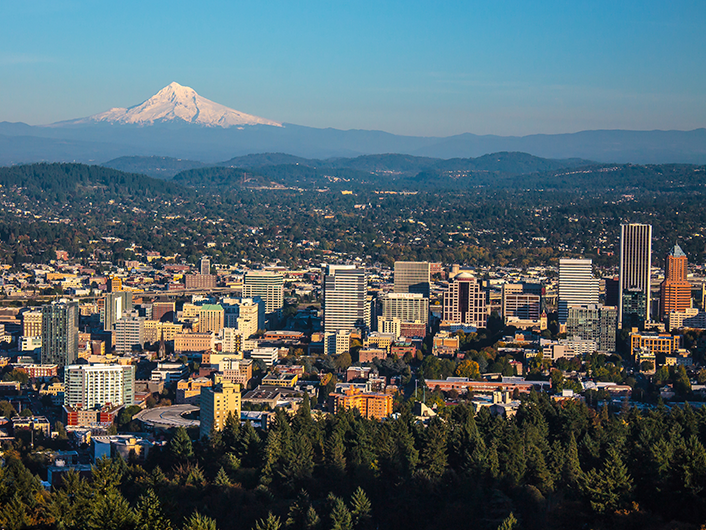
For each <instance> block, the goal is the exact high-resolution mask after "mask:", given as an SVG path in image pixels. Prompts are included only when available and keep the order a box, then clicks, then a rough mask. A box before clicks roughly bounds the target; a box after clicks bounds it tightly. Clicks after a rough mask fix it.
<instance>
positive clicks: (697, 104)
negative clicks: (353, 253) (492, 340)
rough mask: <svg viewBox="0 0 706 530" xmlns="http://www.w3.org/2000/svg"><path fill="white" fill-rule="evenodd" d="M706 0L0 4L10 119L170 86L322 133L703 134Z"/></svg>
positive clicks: (0, 75)
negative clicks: (650, 131)
mask: <svg viewBox="0 0 706 530" xmlns="http://www.w3.org/2000/svg"><path fill="white" fill-rule="evenodd" d="M705 30H706V2H704V1H703V0H698V1H678V0H674V1H671V2H667V1H650V0H642V1H616V0H612V1H602V0H594V1H591V2H566V1H556V2H551V1H544V2H542V1H535V2H530V1H511V0H487V1H483V2H473V1H465V2H464V1H459V2H456V1H451V0H448V1H446V2H426V1H424V2H422V1H413V0H408V1H405V2H385V1H380V0H378V1H375V2H367V1H361V0H357V1H355V2H347V1H344V0H329V1H326V2H319V1H314V0H311V1H306V2H304V1H302V2H299V1H294V0H288V1H287V0H285V1H258V0H249V1H242V2H240V1H237V2H236V1H231V2H206V1H204V2H201V3H199V2H180V1H169V2H162V1H146V0H143V1H142V2H133V1H122V2H101V1H98V0H91V1H81V0H75V1H71V0H67V1H63V0H23V1H21V2H9V1H6V2H1V3H0V121H23V122H26V123H30V124H43V123H51V122H54V121H58V120H64V119H71V118H78V117H83V116H88V115H91V114H95V113H98V112H102V111H105V110H108V109H109V108H111V107H127V106H132V105H136V104H139V103H141V102H142V101H144V100H145V99H147V98H149V97H150V96H151V95H153V94H154V93H155V92H157V91H158V90H159V89H161V88H162V87H164V86H166V85H167V84H169V83H170V82H172V81H176V82H178V83H180V84H182V85H187V86H191V87H192V88H194V89H195V90H196V91H197V92H198V93H199V94H201V95H202V96H204V97H206V98H209V99H211V100H214V101H216V102H218V103H222V104H224V105H227V106H229V107H232V108H235V109H237V110H240V111H243V112H247V113H250V114H255V115H258V116H262V117H265V118H270V119H274V120H277V121H282V122H287V123H296V124H300V125H308V126H313V127H335V128H339V129H380V130H385V131H389V132H393V133H398V134H411V135H425V136H426V135H439V136H446V135H451V134H457V133H462V132H473V133H476V134H500V135H524V134H532V133H561V132H574V131H579V130H586V129H617V128H622V129H643V130H648V129H682V130H687V129H694V128H698V127H706V31H705Z"/></svg>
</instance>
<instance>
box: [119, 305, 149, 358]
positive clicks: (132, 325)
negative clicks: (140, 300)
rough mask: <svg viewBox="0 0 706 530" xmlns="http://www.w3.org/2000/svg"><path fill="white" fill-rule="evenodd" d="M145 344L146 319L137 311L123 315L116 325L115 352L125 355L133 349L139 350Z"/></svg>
mask: <svg viewBox="0 0 706 530" xmlns="http://www.w3.org/2000/svg"><path fill="white" fill-rule="evenodd" d="M144 344H145V319H144V318H142V317H140V316H138V313H137V311H132V312H130V313H127V314H125V315H123V317H122V318H121V319H119V320H118V321H117V322H116V323H115V352H116V353H118V354H125V353H130V352H132V350H133V349H135V348H137V349H139V350H141V349H142V347H143V346H144Z"/></svg>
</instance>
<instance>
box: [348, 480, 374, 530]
mask: <svg viewBox="0 0 706 530" xmlns="http://www.w3.org/2000/svg"><path fill="white" fill-rule="evenodd" d="M350 504H351V510H350V511H351V515H352V516H353V524H354V525H355V527H356V528H357V529H359V530H360V529H361V528H364V527H365V526H366V525H367V523H368V522H369V520H370V516H371V512H372V506H371V504H370V499H368V496H367V495H366V494H365V492H364V491H363V488H361V487H360V486H358V488H357V489H356V490H355V491H354V492H353V496H352V497H351V503H350Z"/></svg>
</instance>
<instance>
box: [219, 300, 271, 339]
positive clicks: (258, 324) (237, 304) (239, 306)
mask: <svg viewBox="0 0 706 530" xmlns="http://www.w3.org/2000/svg"><path fill="white" fill-rule="evenodd" d="M221 305H222V306H223V310H224V315H223V318H224V320H223V325H224V326H225V327H226V328H235V329H237V330H238V331H239V332H240V333H241V334H242V336H243V338H244V339H247V338H250V336H252V335H254V334H255V333H257V331H258V330H260V329H264V328H265V302H263V301H262V300H261V299H259V298H255V299H253V298H224V299H223V302H222V304H221Z"/></svg>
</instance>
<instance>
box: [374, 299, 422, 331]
mask: <svg viewBox="0 0 706 530" xmlns="http://www.w3.org/2000/svg"><path fill="white" fill-rule="evenodd" d="M381 301H382V317H383V319H385V320H389V319H393V318H397V319H399V320H400V322H420V323H424V324H426V323H427V322H429V299H428V298H424V297H423V296H422V295H421V294H420V293H389V294H386V295H385V296H383V297H382V298H381Z"/></svg>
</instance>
